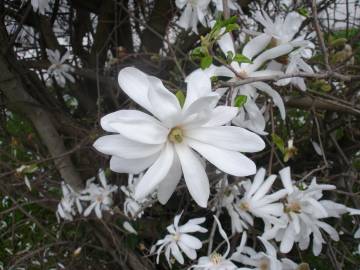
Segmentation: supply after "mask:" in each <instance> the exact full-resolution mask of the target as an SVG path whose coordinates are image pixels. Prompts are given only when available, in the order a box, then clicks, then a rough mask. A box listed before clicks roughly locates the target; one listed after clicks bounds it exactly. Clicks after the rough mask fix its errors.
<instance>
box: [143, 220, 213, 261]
mask: <svg viewBox="0 0 360 270" xmlns="http://www.w3.org/2000/svg"><path fill="white" fill-rule="evenodd" d="M181 215H182V214H179V215H177V216H175V218H174V223H173V224H171V225H169V226H168V227H167V231H168V232H169V234H167V235H166V236H165V238H164V239H161V240H158V241H157V242H156V244H155V245H154V246H153V247H152V249H151V252H150V253H154V252H155V249H156V247H157V248H158V249H157V251H156V254H157V258H156V263H159V258H160V255H161V252H162V251H163V250H164V251H165V257H166V260H167V262H168V264H169V266H170V267H171V258H172V257H173V258H175V259H176V260H177V261H178V262H179V263H180V264H184V256H183V255H182V252H183V253H184V254H185V255H186V256H187V257H188V258H190V259H191V260H194V259H196V258H197V253H196V250H198V249H201V247H202V242H201V241H200V240H199V239H197V238H196V237H194V236H192V235H190V233H195V232H201V233H205V232H207V229H205V228H203V227H201V226H200V224H202V223H204V222H205V218H195V219H190V220H189V221H188V222H186V223H185V224H183V225H179V221H180V218H181Z"/></svg>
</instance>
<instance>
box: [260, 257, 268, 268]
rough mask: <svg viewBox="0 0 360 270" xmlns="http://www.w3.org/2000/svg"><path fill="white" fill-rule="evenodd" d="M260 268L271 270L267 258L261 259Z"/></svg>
mask: <svg viewBox="0 0 360 270" xmlns="http://www.w3.org/2000/svg"><path fill="white" fill-rule="evenodd" d="M259 269H260V270H269V261H268V260H267V259H261V261H260V264H259Z"/></svg>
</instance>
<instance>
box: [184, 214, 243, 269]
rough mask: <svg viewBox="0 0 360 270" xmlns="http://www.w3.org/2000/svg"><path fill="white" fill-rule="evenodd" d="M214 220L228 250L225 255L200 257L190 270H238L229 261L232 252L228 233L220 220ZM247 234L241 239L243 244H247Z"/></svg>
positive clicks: (216, 254)
mask: <svg viewBox="0 0 360 270" xmlns="http://www.w3.org/2000/svg"><path fill="white" fill-rule="evenodd" d="M214 219H215V221H216V223H217V225H218V229H219V233H220V235H221V236H222V238H223V239H224V240H225V242H226V244H227V249H226V251H225V253H224V254H223V255H221V254H219V253H217V252H214V253H212V254H211V255H210V256H204V257H200V258H199V260H198V263H197V264H196V265H193V266H191V267H190V268H189V269H192V268H193V269H194V270H236V269H238V267H237V266H236V265H235V264H234V263H233V262H231V261H230V260H229V259H227V257H228V255H229V252H230V242H229V239H228V237H227V235H226V232H225V231H224V229H223V228H222V226H221V223H220V221H219V219H218V218H217V217H216V216H214ZM245 241H246V234H245V233H244V234H243V235H242V238H241V244H240V245H243V244H245Z"/></svg>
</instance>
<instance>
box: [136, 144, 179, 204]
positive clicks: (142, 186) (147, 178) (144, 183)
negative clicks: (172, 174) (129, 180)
mask: <svg viewBox="0 0 360 270" xmlns="http://www.w3.org/2000/svg"><path fill="white" fill-rule="evenodd" d="M173 160H174V149H173V146H172V145H171V144H170V143H167V144H166V146H165V148H164V149H163V150H162V152H161V153H160V155H159V157H158V159H157V160H156V161H155V163H154V164H153V165H152V166H151V167H150V168H149V169H148V170H147V171H146V173H145V174H144V176H143V177H142V178H141V180H140V182H139V183H138V184H137V186H136V188H135V196H134V197H135V198H136V199H142V198H144V197H146V196H147V195H148V194H150V193H151V192H153V191H154V189H155V188H156V186H157V185H158V184H159V183H160V182H161V181H163V180H164V178H165V177H166V175H167V174H168V172H169V170H170V168H171V166H172V164H173Z"/></svg>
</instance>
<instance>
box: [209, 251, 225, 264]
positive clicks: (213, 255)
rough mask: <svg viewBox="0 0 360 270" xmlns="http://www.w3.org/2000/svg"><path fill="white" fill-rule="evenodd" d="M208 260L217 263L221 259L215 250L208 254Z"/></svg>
mask: <svg viewBox="0 0 360 270" xmlns="http://www.w3.org/2000/svg"><path fill="white" fill-rule="evenodd" d="M210 260H211V262H212V263H213V264H215V265H219V264H220V263H221V261H222V256H221V255H220V254H219V253H217V252H215V253H213V254H211V255H210Z"/></svg>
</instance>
